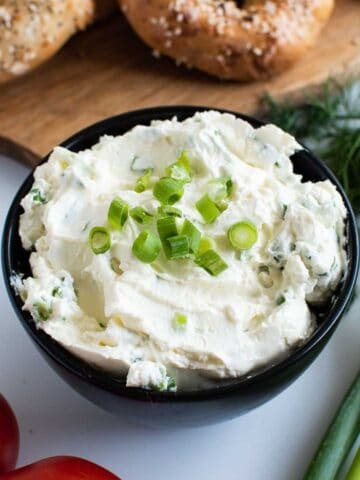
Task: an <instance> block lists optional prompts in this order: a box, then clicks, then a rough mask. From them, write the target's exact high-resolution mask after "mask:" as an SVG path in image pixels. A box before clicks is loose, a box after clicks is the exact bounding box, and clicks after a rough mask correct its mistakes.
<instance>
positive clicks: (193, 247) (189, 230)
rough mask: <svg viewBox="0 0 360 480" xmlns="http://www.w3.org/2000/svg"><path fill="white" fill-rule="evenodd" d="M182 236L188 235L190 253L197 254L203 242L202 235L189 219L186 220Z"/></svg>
mask: <svg viewBox="0 0 360 480" xmlns="http://www.w3.org/2000/svg"><path fill="white" fill-rule="evenodd" d="M181 235H186V236H187V237H188V239H189V248H190V252H192V253H197V252H198V250H199V245H200V241H201V233H200V231H199V230H198V229H197V228H196V227H195V225H194V224H193V223H191V222H190V220H187V219H185V220H184V223H183V226H182V229H181Z"/></svg>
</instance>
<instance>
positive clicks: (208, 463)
mask: <svg viewBox="0 0 360 480" xmlns="http://www.w3.org/2000/svg"><path fill="white" fill-rule="evenodd" d="M27 172H28V171H27V169H26V168H24V167H22V166H20V165H18V164H16V163H14V162H13V161H10V160H8V159H4V158H0V225H1V227H0V229H1V230H2V226H3V222H4V217H5V214H6V212H7V210H8V206H9V204H10V201H11V199H12V197H13V195H14V194H15V192H16V190H17V188H18V186H19V185H20V183H21V182H22V180H23V179H24V178H25V176H26V175H27ZM359 310H360V299H358V300H357V302H356V303H354V304H353V306H352V309H351V311H350V313H349V314H347V316H346V317H345V318H343V320H342V322H341V324H340V326H339V328H338V330H337V331H336V332H335V334H334V336H333V338H332V339H331V341H330V342H329V344H328V346H327V347H326V349H325V351H323V352H322V354H321V355H320V356H319V357H318V358H317V360H316V361H315V362H314V363H313V364H312V365H311V366H310V368H309V369H308V370H307V371H306V372H305V373H304V374H303V375H302V376H301V377H300V379H298V380H297V381H296V382H295V383H294V384H293V385H291V386H290V387H289V388H288V389H287V390H286V391H285V392H283V393H282V394H280V395H279V396H278V397H276V398H275V399H274V400H272V401H270V402H268V403H267V404H265V405H264V406H262V407H260V408H258V409H257V410H254V411H252V412H251V413H248V414H247V415H245V416H243V417H240V418H238V419H236V420H233V421H231V422H227V423H222V424H219V425H214V426H210V427H202V428H193V429H181V428H178V429H172V430H150V429H148V428H142V427H139V426H133V425H128V424H125V423H124V422H123V421H121V420H119V419H118V418H116V417H114V416H112V415H110V414H108V413H106V412H103V411H102V410H101V409H99V408H98V407H96V406H94V405H92V404H91V403H89V402H88V401H87V400H85V399H83V398H82V397H80V396H79V395H78V394H77V393H76V392H74V391H73V390H71V388H70V387H69V386H68V385H66V384H65V383H64V382H63V381H62V380H61V379H60V378H59V377H58V376H57V375H56V374H55V373H54V371H53V370H52V369H50V367H48V366H47V364H46V363H45V361H44V360H43V359H42V358H41V357H40V354H39V353H38V352H37V351H36V349H35V348H34V346H33V345H32V343H31V341H30V339H29V338H28V336H27V334H26V333H25V331H24V330H23V328H22V327H21V325H20V324H19V322H18V320H17V319H16V317H15V314H14V312H13V310H12V307H11V305H10V303H9V300H8V298H7V295H6V292H5V289H4V285H3V279H2V276H1V280H0V312H1V315H0V325H1V328H0V332H1V334H0V335H1V346H0V391H1V392H2V393H3V394H4V395H5V396H6V397H7V398H8V400H9V402H10V403H11V405H12V406H13V408H14V410H15V412H16V415H17V418H18V420H19V424H20V430H21V453H20V459H19V464H21V465H23V464H25V463H29V462H32V461H35V460H36V459H40V458H43V457H46V456H51V455H62V454H67V455H77V456H81V457H85V458H88V459H91V460H92V461H94V462H97V463H99V464H101V465H103V466H105V467H107V468H109V469H110V470H112V471H113V472H114V473H115V474H117V475H119V476H121V477H122V479H123V480H169V479H171V480H178V479H179V480H183V479H189V480H219V479H221V480H301V478H302V474H303V473H304V470H305V468H306V465H307V463H308V461H309V459H310V458H311V456H312V454H313V452H314V450H315V448H316V446H317V444H318V442H319V440H320V438H321V436H322V434H323V432H324V430H325V429H326V426H327V425H328V423H329V420H330V419H331V417H332V415H333V413H334V411H335V410H336V408H337V405H338V404H339V402H340V400H341V398H342V397H343V394H344V392H345V390H346V389H347V387H348V385H349V384H350V383H351V381H352V379H353V378H354V376H355V374H356V372H357V370H358V368H359V365H360V348H359V347H360V316H359ZM324 480H325V479H324Z"/></svg>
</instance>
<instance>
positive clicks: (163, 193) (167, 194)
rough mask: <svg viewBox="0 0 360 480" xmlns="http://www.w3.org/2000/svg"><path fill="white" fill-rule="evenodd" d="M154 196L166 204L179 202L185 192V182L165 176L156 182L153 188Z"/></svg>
mask: <svg viewBox="0 0 360 480" xmlns="http://www.w3.org/2000/svg"><path fill="white" fill-rule="evenodd" d="M153 193H154V197H155V198H156V199H157V200H159V202H161V203H164V204H165V205H173V204H174V203H176V202H178V201H179V200H180V198H181V197H182V196H183V194H184V184H183V182H181V181H180V180H175V179H174V178H170V177H164V178H160V180H159V181H158V182H156V183H155V185H154V189H153Z"/></svg>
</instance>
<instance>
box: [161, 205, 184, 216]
mask: <svg viewBox="0 0 360 480" xmlns="http://www.w3.org/2000/svg"><path fill="white" fill-rule="evenodd" d="M158 213H159V215H160V216H161V217H167V216H174V217H182V211H181V210H180V209H179V208H176V207H173V206H171V205H160V207H158Z"/></svg>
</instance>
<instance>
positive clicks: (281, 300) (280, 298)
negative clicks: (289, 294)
mask: <svg viewBox="0 0 360 480" xmlns="http://www.w3.org/2000/svg"><path fill="white" fill-rule="evenodd" d="M285 302H286V298H285V297H284V295H279V296H278V297H277V299H276V301H275V303H276V305H282V304H283V303H285Z"/></svg>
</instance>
